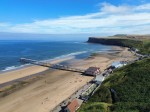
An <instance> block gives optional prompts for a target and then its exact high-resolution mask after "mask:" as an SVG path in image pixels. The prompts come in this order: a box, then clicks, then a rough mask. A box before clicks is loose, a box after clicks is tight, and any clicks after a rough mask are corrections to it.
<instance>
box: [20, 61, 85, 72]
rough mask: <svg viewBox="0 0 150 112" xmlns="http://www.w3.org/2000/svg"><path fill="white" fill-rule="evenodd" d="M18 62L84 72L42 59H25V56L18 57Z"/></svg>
mask: <svg viewBox="0 0 150 112" xmlns="http://www.w3.org/2000/svg"><path fill="white" fill-rule="evenodd" d="M20 62H21V63H30V64H34V65H39V66H44V67H49V68H52V69H59V70H65V71H71V72H78V73H84V72H85V70H82V69H77V68H72V67H69V66H65V65H60V64H51V63H47V62H44V61H37V60H32V59H27V58H20Z"/></svg>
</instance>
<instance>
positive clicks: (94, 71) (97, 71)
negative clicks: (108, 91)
mask: <svg viewBox="0 0 150 112" xmlns="http://www.w3.org/2000/svg"><path fill="white" fill-rule="evenodd" d="M100 73H101V71H100V68H98V67H89V68H88V69H87V70H86V71H85V74H86V75H91V76H96V75H98V74H100Z"/></svg>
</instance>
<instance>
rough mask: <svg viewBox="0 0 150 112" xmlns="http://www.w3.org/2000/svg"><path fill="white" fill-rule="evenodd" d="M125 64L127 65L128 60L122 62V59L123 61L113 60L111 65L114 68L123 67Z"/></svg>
mask: <svg viewBox="0 0 150 112" xmlns="http://www.w3.org/2000/svg"><path fill="white" fill-rule="evenodd" d="M124 65H127V63H126V62H122V61H121V62H113V63H112V65H111V67H112V68H120V67H122V66H124Z"/></svg>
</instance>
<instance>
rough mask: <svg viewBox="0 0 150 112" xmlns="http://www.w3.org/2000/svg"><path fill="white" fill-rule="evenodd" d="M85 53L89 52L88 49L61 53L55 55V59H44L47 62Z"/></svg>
mask: <svg viewBox="0 0 150 112" xmlns="http://www.w3.org/2000/svg"><path fill="white" fill-rule="evenodd" d="M83 53H87V51H80V52H73V53H69V54H65V55H61V56H58V57H55V58H53V59H48V60H44V61H45V62H46V61H54V60H57V59H62V58H66V57H74V56H76V55H79V54H83Z"/></svg>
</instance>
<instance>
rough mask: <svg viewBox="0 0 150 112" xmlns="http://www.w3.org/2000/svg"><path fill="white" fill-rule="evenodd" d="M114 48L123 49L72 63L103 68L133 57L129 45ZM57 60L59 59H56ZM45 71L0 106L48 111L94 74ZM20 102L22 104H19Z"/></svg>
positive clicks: (6, 110) (18, 111) (22, 111)
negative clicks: (83, 74)
mask: <svg viewBox="0 0 150 112" xmlns="http://www.w3.org/2000/svg"><path fill="white" fill-rule="evenodd" d="M114 49H115V50H116V49H117V50H118V49H120V52H119V53H114V54H113V55H112V54H109V53H100V54H99V55H97V56H93V58H90V59H88V58H87V59H80V60H71V61H69V62H70V63H69V66H72V67H76V68H82V69H86V68H88V67H90V66H96V67H100V68H101V71H103V70H105V68H106V67H107V66H108V65H110V64H111V63H112V62H113V61H119V60H126V59H127V57H128V59H132V58H133V57H132V54H131V53H130V52H129V51H128V50H127V48H119V47H114ZM61 61H63V60H61ZM65 61H67V59H66V60H65ZM55 62H56V63H57V62H59V61H58V60H56V61H55ZM42 74H43V76H42V77H40V79H39V80H36V81H31V84H29V85H27V86H25V87H23V88H21V89H19V90H17V91H15V92H13V93H11V94H10V95H8V96H6V97H4V98H0V109H1V110H3V111H4V112H11V111H12V110H13V111H15V112H26V111H28V112H41V111H42V112H49V111H50V110H52V109H53V108H54V107H56V106H57V105H58V104H60V103H61V102H62V101H63V100H65V99H67V98H68V97H69V96H71V95H72V94H73V93H74V92H75V91H76V90H78V89H79V88H80V87H82V86H84V85H85V84H86V83H88V82H89V81H90V80H92V79H93V78H94V77H89V76H82V75H81V74H79V73H75V72H67V71H61V70H54V71H51V70H50V71H47V72H43V73H42ZM68 85H69V86H68ZM56 93H57V94H56ZM62 96H63V97H62ZM20 98H21V99H20ZM13 99H15V100H13ZM14 103H15V104H14ZM18 106H19V108H17V107H18ZM7 107H9V108H7ZM33 107H36V108H33Z"/></svg>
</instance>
